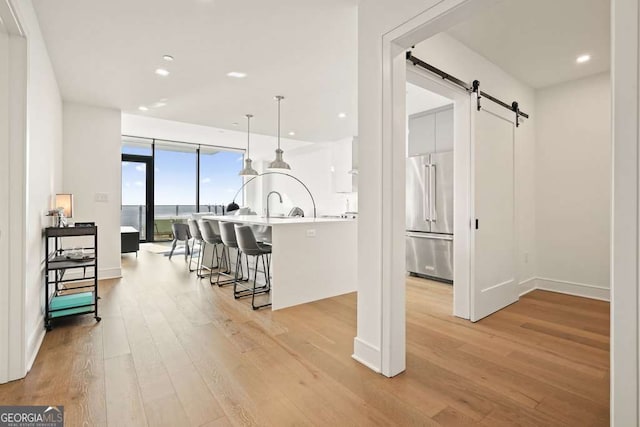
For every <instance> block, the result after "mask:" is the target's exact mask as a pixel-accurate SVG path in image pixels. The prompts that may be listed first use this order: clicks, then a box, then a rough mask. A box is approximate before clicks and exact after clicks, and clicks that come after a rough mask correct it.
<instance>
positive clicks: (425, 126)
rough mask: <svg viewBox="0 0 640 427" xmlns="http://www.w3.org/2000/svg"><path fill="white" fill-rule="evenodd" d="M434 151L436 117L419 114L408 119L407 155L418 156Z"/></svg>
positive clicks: (428, 114) (429, 114)
mask: <svg viewBox="0 0 640 427" xmlns="http://www.w3.org/2000/svg"><path fill="white" fill-rule="evenodd" d="M435 150H436V116H435V114H431V113H429V112H427V113H419V114H418V115H414V116H412V117H410V118H409V149H408V155H409V157H412V156H419V155H421V154H427V153H433V152H434V151H435Z"/></svg>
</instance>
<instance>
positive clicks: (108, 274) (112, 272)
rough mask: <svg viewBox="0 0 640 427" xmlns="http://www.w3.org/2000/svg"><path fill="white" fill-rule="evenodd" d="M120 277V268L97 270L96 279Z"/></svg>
mask: <svg viewBox="0 0 640 427" xmlns="http://www.w3.org/2000/svg"><path fill="white" fill-rule="evenodd" d="M121 277H122V269H121V268H120V267H114V268H103V269H99V270H98V279H101V280H102V279H119V278H121Z"/></svg>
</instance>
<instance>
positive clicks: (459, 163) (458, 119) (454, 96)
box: [407, 65, 473, 319]
mask: <svg viewBox="0 0 640 427" xmlns="http://www.w3.org/2000/svg"><path fill="white" fill-rule="evenodd" d="M407 81H408V82H410V83H413V84H415V85H417V86H420V87H422V88H424V89H427V90H428V91H430V92H434V93H437V94H438V95H441V96H444V97H445V98H448V99H451V100H452V101H453V103H454V107H453V108H454V120H453V123H454V132H453V133H454V138H453V140H454V147H453V163H454V167H453V174H454V180H453V185H454V189H453V194H454V210H453V224H454V230H455V238H454V240H453V277H454V283H455V286H454V287H453V307H452V313H453V315H454V316H458V317H462V318H463V319H469V315H470V313H471V311H470V310H471V306H470V303H471V287H470V283H471V260H472V254H473V252H471V251H472V250H473V245H472V244H471V240H470V239H471V238H472V237H473V233H471V229H470V228H469V226H468V224H469V218H471V217H472V215H471V208H472V205H471V203H470V202H471V200H472V199H473V197H472V196H473V194H472V188H471V171H472V169H471V167H472V166H471V104H472V102H471V100H472V97H471V96H470V95H469V94H468V93H467V92H465V91H464V90H463V89H461V88H459V87H457V86H456V87H454V86H453V85H451V84H449V83H447V82H446V81H444V80H442V79H439V78H437V77H435V76H433V75H431V74H429V73H428V72H426V71H422V70H421V69H418V68H417V67H413V66H411V65H409V66H408V68H407ZM470 250H471V251H470Z"/></svg>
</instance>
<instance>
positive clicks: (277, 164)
mask: <svg viewBox="0 0 640 427" xmlns="http://www.w3.org/2000/svg"><path fill="white" fill-rule="evenodd" d="M283 99H284V96H282V95H278V96H276V97H275V100H276V101H278V148H277V149H276V159H275V160H274V161H273V162H271V163H270V164H269V169H291V166H289V163H287V162H285V161H284V160H283V159H282V153H284V151H282V149H281V148H280V101H282V100H283Z"/></svg>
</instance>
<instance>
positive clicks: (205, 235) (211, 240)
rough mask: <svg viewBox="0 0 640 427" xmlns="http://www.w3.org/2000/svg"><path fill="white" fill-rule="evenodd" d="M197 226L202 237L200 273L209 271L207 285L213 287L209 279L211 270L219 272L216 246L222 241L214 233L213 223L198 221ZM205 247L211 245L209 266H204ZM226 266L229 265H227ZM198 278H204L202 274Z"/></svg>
mask: <svg viewBox="0 0 640 427" xmlns="http://www.w3.org/2000/svg"><path fill="white" fill-rule="evenodd" d="M198 225H199V227H200V233H201V236H202V261H200V272H201V273H202V271H203V270H209V283H210V284H212V285H213V281H212V279H211V278H212V277H213V270H214V269H218V270H220V257H219V256H218V245H220V244H222V239H221V238H220V234H218V233H216V231H215V229H214V223H213V221H210V220H206V219H200V220H198ZM207 245H213V249H212V251H211V264H209V266H205V265H204V250H205V248H206V247H207ZM214 259H215V261H216V265H215V266H214V265H213V260H214ZM227 265H229V264H228V263H227ZM199 277H204V274H201V275H200V276H199Z"/></svg>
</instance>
